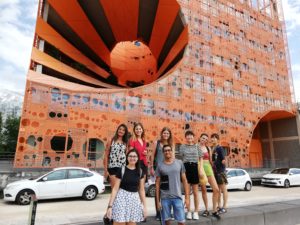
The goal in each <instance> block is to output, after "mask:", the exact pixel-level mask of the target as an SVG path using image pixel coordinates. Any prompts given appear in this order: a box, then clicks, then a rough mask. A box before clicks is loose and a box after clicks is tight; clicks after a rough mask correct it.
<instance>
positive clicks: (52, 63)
mask: <svg viewBox="0 0 300 225" xmlns="http://www.w3.org/2000/svg"><path fill="white" fill-rule="evenodd" d="M31 59H32V60H33V61H35V62H37V63H40V64H42V65H44V66H47V67H49V68H51V69H54V70H56V71H58V72H61V73H63V74H66V75H68V76H71V77H74V78H76V79H79V80H83V81H85V82H87V83H91V84H96V85H99V86H103V87H109V86H110V87H111V85H107V84H106V83H103V82H101V81H99V80H96V79H94V78H91V77H90V76H88V75H85V74H83V73H81V72H79V71H77V70H75V69H73V68H72V67H69V66H67V65H66V64H64V63H62V62H60V61H58V60H56V59H54V58H52V57H51V56H49V55H47V54H45V53H44V52H41V51H39V50H38V49H36V48H32V53H31Z"/></svg>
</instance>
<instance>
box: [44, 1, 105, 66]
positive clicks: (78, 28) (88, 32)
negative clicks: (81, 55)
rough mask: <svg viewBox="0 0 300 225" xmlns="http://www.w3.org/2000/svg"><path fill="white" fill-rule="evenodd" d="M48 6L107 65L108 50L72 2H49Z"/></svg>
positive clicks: (75, 2) (77, 6)
mask: <svg viewBox="0 0 300 225" xmlns="http://www.w3.org/2000/svg"><path fill="white" fill-rule="evenodd" d="M48 2H49V4H50V5H51V6H52V7H53V8H54V9H55V10H56V11H57V13H58V14H59V15H60V16H61V17H62V18H63V19H64V20H65V21H66V23H67V24H69V26H70V27H71V28H72V29H73V30H74V31H75V32H76V33H77V34H78V36H79V37H80V38H81V39H82V40H83V41H84V42H85V43H86V44H87V45H88V46H89V47H90V48H91V49H92V50H93V51H94V52H95V53H96V54H97V55H98V56H99V57H100V58H101V59H102V60H103V61H104V62H105V63H106V64H108V65H110V57H109V53H110V52H109V50H108V48H107V47H106V45H105V44H104V42H103V41H102V39H101V37H99V35H98V34H97V32H96V31H95V29H94V27H93V26H92V24H91V23H90V22H89V20H88V18H87V17H86V15H85V14H84V12H83V11H82V9H81V8H80V5H79V4H78V2H77V1H74V0H63V1H61V0H49V1H48Z"/></svg>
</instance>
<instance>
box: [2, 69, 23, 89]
mask: <svg viewBox="0 0 300 225" xmlns="http://www.w3.org/2000/svg"><path fill="white" fill-rule="evenodd" d="M2 77H5V79H3V80H2V79H1V82H0V88H1V89H9V90H12V91H16V92H19V93H22V94H23V92H24V89H25V82H26V76H25V74H24V71H23V70H18V69H17V68H16V67H14V66H11V65H4V66H3V67H2V68H1V78H2Z"/></svg>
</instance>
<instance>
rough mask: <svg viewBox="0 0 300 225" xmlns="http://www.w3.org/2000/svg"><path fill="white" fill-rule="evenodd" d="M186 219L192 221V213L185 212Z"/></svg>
mask: <svg viewBox="0 0 300 225" xmlns="http://www.w3.org/2000/svg"><path fill="white" fill-rule="evenodd" d="M186 219H187V220H191V219H192V212H187V214H186Z"/></svg>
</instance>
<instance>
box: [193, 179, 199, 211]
mask: <svg viewBox="0 0 300 225" xmlns="http://www.w3.org/2000/svg"><path fill="white" fill-rule="evenodd" d="M192 188H193V195H194V206H195V212H199V192H198V184H193V185H192Z"/></svg>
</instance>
